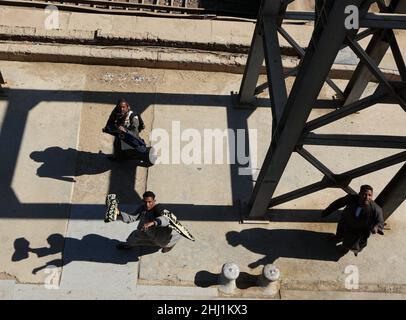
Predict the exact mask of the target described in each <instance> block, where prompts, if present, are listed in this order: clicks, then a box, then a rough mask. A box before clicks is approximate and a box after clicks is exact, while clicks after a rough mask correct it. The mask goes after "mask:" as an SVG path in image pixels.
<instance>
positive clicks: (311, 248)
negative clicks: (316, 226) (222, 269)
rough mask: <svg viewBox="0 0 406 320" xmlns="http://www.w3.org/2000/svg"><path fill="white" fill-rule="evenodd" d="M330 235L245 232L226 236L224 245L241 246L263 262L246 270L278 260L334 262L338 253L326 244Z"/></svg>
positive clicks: (294, 231)
mask: <svg viewBox="0 0 406 320" xmlns="http://www.w3.org/2000/svg"><path fill="white" fill-rule="evenodd" d="M328 235H330V233H325V232H315V231H308V230H293V229H274V230H267V229H261V228H253V229H245V230H242V231H240V232H237V231H230V232H228V233H227V234H226V239H227V242H228V243H229V244H230V245H231V246H233V247H236V246H239V245H242V246H243V247H245V248H246V249H248V250H249V251H251V252H254V253H257V254H260V255H263V258H261V259H259V260H257V261H254V262H252V263H250V264H249V265H248V266H249V267H250V268H256V267H258V266H260V265H266V264H269V263H274V262H275V261H276V260H277V259H278V258H282V257H283V258H294V259H304V260H322V261H338V260H339V259H340V258H341V257H342V253H340V252H339V250H337V248H336V245H335V244H334V243H332V242H329V241H328Z"/></svg>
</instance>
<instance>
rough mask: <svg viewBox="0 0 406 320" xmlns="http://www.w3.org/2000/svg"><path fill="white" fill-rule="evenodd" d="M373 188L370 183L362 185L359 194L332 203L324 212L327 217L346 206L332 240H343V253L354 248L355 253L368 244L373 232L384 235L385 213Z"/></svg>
mask: <svg viewBox="0 0 406 320" xmlns="http://www.w3.org/2000/svg"><path fill="white" fill-rule="evenodd" d="M372 193H373V189H372V187H371V186H369V185H363V186H361V189H360V192H359V194H358V195H347V196H345V197H342V198H340V199H338V200H336V201H334V202H333V203H332V204H330V205H329V206H328V207H327V208H326V209H325V210H324V211H323V212H322V214H321V215H322V217H326V216H328V215H329V214H331V213H332V212H334V211H336V210H338V209H340V208H342V207H344V206H345V208H344V211H343V213H342V216H341V219H340V221H339V223H338V226H337V232H336V235H335V236H333V237H331V240H333V241H335V242H336V243H338V242H341V241H342V242H343V243H342V246H341V247H339V248H340V250H341V252H342V253H343V254H345V253H347V252H348V251H349V250H352V251H353V252H354V254H355V255H358V253H359V252H361V250H362V249H363V248H365V247H366V245H367V240H368V238H369V236H370V234H371V233H373V234H375V233H379V234H381V235H383V227H384V221H383V213H382V208H381V207H379V206H378V205H377V204H376V203H375V202H374V201H373V200H372Z"/></svg>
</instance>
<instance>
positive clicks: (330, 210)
mask: <svg viewBox="0 0 406 320" xmlns="http://www.w3.org/2000/svg"><path fill="white" fill-rule="evenodd" d="M347 202H348V195H347V196H344V197H342V198H340V199H337V200H335V201H334V202H332V203H331V204H330V205H329V206H328V207H327V208H326V209H324V210H323V211H322V212H321V216H322V217H327V216H329V215H330V214H331V213H333V212H334V211H336V210H338V209H340V208H342V207H345V206H346V205H347Z"/></svg>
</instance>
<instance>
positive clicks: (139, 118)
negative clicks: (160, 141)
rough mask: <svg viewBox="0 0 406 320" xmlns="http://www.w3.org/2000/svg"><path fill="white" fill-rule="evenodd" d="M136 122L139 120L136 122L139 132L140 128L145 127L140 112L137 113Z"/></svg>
mask: <svg viewBox="0 0 406 320" xmlns="http://www.w3.org/2000/svg"><path fill="white" fill-rule="evenodd" d="M138 122H139V124H138V132H141V131H142V130H144V129H145V124H144V121H143V120H142V118H141V115H140V114H139V115H138Z"/></svg>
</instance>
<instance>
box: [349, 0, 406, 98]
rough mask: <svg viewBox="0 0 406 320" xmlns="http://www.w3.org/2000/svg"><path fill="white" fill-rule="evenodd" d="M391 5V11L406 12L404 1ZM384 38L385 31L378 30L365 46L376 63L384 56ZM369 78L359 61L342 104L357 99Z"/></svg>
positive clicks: (386, 49)
mask: <svg viewBox="0 0 406 320" xmlns="http://www.w3.org/2000/svg"><path fill="white" fill-rule="evenodd" d="M391 7H392V8H393V9H392V10H393V12H396V13H406V1H399V0H392V1H391ZM386 39H387V31H386V30H379V31H378V32H377V33H376V34H375V35H374V36H373V37H372V39H371V41H370V43H369V44H368V46H367V48H366V53H367V54H368V56H369V57H370V58H371V59H372V60H373V61H374V62H375V64H376V65H379V63H380V62H381V61H382V59H383V57H384V56H385V53H386V52H387V51H388V48H389V43H388V42H387V41H386ZM371 78H372V75H371V73H370V71H369V70H368V68H367V67H366V66H365V65H364V64H363V63H359V64H358V66H357V68H356V69H355V71H354V74H353V76H352V78H351V80H350V81H349V82H348V84H347V87H346V89H345V91H344V95H345V97H346V100H345V102H344V105H348V104H350V103H352V102H354V101H356V100H358V99H359V98H360V97H361V96H362V94H363V92H364V91H365V89H366V87H367V85H368V83H369V81H370V80H371Z"/></svg>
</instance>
